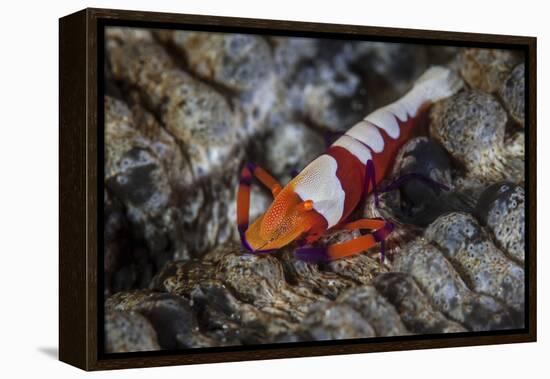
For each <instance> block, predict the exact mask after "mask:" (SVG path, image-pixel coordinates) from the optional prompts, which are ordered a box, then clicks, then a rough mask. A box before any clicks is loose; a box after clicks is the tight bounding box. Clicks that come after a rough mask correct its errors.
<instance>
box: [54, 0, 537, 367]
mask: <svg viewBox="0 0 550 379" xmlns="http://www.w3.org/2000/svg"><path fill="white" fill-rule="evenodd" d="M59 26H60V34H59V36H60V42H59V43H60V67H59V73H60V277H59V281H60V351H59V354H60V359H61V360H62V361H64V362H67V363H70V364H72V365H75V366H78V367H80V368H83V369H86V370H100V369H114V368H130V367H146V366H158V365H173V364H189V363H203V362H221V361H235V360H252V359H267V358H284V357H300V356H313V355H330V354H349V353H362V352H372V351H390V350H404V349H420V348H438V347H452V346H466V345H482V344H498V343H512V342H530V341H535V340H536V304H535V302H536V277H535V274H536V255H535V253H536V249H535V236H536V232H535V230H536V227H535V219H536V214H535V213H536V208H535V200H536V193H535V188H536V183H535V181H536V177H535V158H536V152H535V147H536V144H535V139H536V112H535V104H536V76H535V74H536V40H535V38H533V37H517V36H501V35H484V34H467V33H454V32H441V31H421V30H405V29H393V28H375V27H366V26H351V25H330V24H314V23H301V22H286V21H272V20H254V19H238V18H222V17H210V16H193V15H180V14H165V13H148V12H134V11H121V10H103V9H86V10H83V11H80V12H77V13H75V14H72V15H69V16H66V17H63V18H62V19H60V23H59Z"/></svg>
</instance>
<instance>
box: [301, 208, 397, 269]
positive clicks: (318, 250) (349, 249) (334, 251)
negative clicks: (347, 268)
mask: <svg viewBox="0 0 550 379" xmlns="http://www.w3.org/2000/svg"><path fill="white" fill-rule="evenodd" d="M338 229H345V230H357V229H370V230H372V232H370V233H369V234H366V235H364V236H361V237H357V238H355V239H353V240H351V241H346V242H342V243H337V244H334V245H330V246H327V247H302V248H299V249H297V250H296V253H295V256H296V258H298V259H300V260H303V261H307V262H327V261H332V260H335V259H340V258H344V257H349V256H351V255H355V254H359V253H362V252H363V251H365V250H367V249H369V248H371V247H373V246H374V245H376V244H377V243H379V242H380V244H381V245H382V247H383V244H384V240H385V239H386V238H387V237H388V235H389V234H390V233H391V232H392V231H393V229H394V225H393V224H392V223H391V222H389V221H385V220H382V219H368V218H367V219H362V220H358V221H354V222H350V223H348V224H344V225H341V226H340V227H339V228H338Z"/></svg>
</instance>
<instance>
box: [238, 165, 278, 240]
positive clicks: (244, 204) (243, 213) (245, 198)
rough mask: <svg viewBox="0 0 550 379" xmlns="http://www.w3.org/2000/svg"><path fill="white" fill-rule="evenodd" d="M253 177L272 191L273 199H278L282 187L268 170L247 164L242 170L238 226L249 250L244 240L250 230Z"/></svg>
mask: <svg viewBox="0 0 550 379" xmlns="http://www.w3.org/2000/svg"><path fill="white" fill-rule="evenodd" d="M252 176H255V177H256V178H257V179H258V180H259V181H260V183H262V184H263V185H264V186H266V187H267V188H269V189H270V190H271V193H272V194H273V197H276V196H277V195H278V194H279V192H280V191H281V188H282V187H281V185H280V184H279V182H277V180H275V179H274V178H273V177H272V176H271V175H269V174H268V173H267V171H266V170H264V169H263V168H261V167H259V166H257V165H256V164H254V163H247V164H246V165H245V166H244V167H243V169H242V170H241V177H240V180H239V189H238V191H237V225H238V228H239V234H240V236H241V242H242V244H243V245H244V246H245V247H246V248H247V249H249V250H251V248H250V246H248V243H247V242H246V240H245V238H244V233H245V232H246V229H248V223H249V220H248V215H249V211H250V185H251V184H252Z"/></svg>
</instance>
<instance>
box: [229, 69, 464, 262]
mask: <svg viewBox="0 0 550 379" xmlns="http://www.w3.org/2000/svg"><path fill="white" fill-rule="evenodd" d="M461 84H462V82H461V81H460V79H458V77H457V76H455V75H454V74H453V73H452V72H451V71H450V70H449V69H446V68H443V67H439V66H435V67H431V68H430V69H428V70H427V71H426V72H425V73H424V74H423V75H422V76H421V77H420V78H419V79H418V80H417V81H416V82H415V84H414V86H413V88H412V89H411V90H410V91H409V92H408V93H407V94H405V95H404V96H403V97H402V98H400V99H399V100H397V101H396V102H394V103H392V104H389V105H387V106H385V107H383V108H380V109H378V110H376V111H374V112H373V113H371V114H369V115H368V116H367V117H365V119H364V120H362V121H360V122H359V123H357V124H356V125H354V126H353V127H352V128H350V129H349V130H348V131H347V132H346V133H345V134H344V135H342V136H341V137H340V138H339V139H337V140H336V141H335V142H334V143H333V144H332V145H331V146H329V148H328V149H327V150H326V152H325V153H324V154H322V155H321V156H319V157H317V158H316V159H314V160H313V161H312V162H311V163H309V164H308V165H307V166H306V167H305V168H304V169H303V170H302V171H301V172H300V173H299V174H298V175H296V176H295V177H294V178H293V179H292V180H291V181H290V182H289V183H288V184H287V185H286V186H284V187H281V186H280V185H279V184H278V183H277V182H276V181H275V180H274V179H273V178H272V177H271V176H270V175H269V174H267V172H265V170H263V169H261V168H260V167H258V166H255V165H247V166H246V167H245V168H244V169H243V171H242V173H241V183H240V187H239V193H238V196H237V202H238V206H237V210H238V212H237V213H238V216H237V221H238V225H239V231H240V233H241V239H242V242H243V244H244V245H245V246H246V247H247V248H248V249H249V250H251V251H252V252H265V251H271V250H274V249H278V248H281V247H283V246H285V245H287V244H289V243H291V242H293V241H295V240H298V239H300V240H301V241H304V242H305V243H306V244H310V243H312V242H315V241H316V240H317V239H319V238H320V237H321V236H322V235H323V234H325V233H326V232H327V231H329V230H331V229H338V228H342V229H358V228H361V229H373V230H374V231H373V232H372V233H369V234H367V235H364V236H361V237H358V238H356V239H355V240H352V241H348V242H345V243H341V244H336V245H332V246H329V247H327V248H303V249H298V253H297V256H298V258H300V259H304V260H312V261H320V260H332V259H338V258H341V257H344V256H348V255H352V254H357V253H359V252H362V251H364V250H366V249H367V248H369V247H371V246H373V245H374V244H376V243H378V242H381V241H383V240H384V239H385V238H386V236H387V235H388V234H389V233H391V231H392V229H393V225H392V224H391V223H389V222H386V221H384V220H379V219H364V220H359V221H355V222H352V223H348V224H345V222H346V221H347V219H348V217H349V216H350V214H351V213H352V212H353V211H354V210H355V209H356V207H357V206H358V204H359V203H360V201H361V199H363V198H364V197H365V196H366V195H368V194H369V193H370V192H371V191H373V189H374V188H375V186H376V185H377V184H378V183H379V182H380V181H382V179H383V178H384V177H385V175H386V174H387V172H388V170H389V168H390V167H391V165H392V163H393V160H394V158H395V156H396V154H397V152H398V151H399V148H400V147H401V146H402V145H403V144H404V143H405V142H407V141H408V140H409V139H410V138H411V136H412V135H413V133H414V131H415V126H416V125H417V124H418V120H419V119H420V118H421V116H422V115H423V114H425V113H426V112H425V111H426V110H427V109H428V108H429V107H430V105H431V104H432V103H434V102H436V101H439V100H441V99H443V98H446V97H449V96H451V95H453V94H454V93H456V92H457V91H458V90H459V89H460V87H461ZM252 176H256V177H257V178H258V179H259V180H260V181H261V182H262V183H264V184H265V185H267V186H268V187H269V188H271V189H272V192H273V195H274V201H273V203H272V204H271V206H270V207H269V208H268V209H267V211H266V212H265V213H264V214H263V215H262V216H261V217H259V218H258V219H257V220H256V221H254V223H253V224H252V225H250V227H248V199H249V188H248V187H249V185H250V181H251V178H252ZM245 203H246V204H245ZM244 205H246V207H244Z"/></svg>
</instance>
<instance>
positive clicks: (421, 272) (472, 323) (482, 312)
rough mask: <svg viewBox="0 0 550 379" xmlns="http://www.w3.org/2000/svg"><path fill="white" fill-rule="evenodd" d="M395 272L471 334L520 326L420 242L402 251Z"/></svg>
mask: <svg viewBox="0 0 550 379" xmlns="http://www.w3.org/2000/svg"><path fill="white" fill-rule="evenodd" d="M394 271H401V272H405V273H407V274H409V275H411V276H412V277H413V278H414V280H415V281H416V282H417V283H418V286H419V287H420V289H421V290H422V292H424V293H425V294H426V295H427V296H428V297H429V298H431V299H432V304H434V306H435V307H436V308H437V310H439V311H440V312H441V313H443V314H444V315H445V316H446V317H448V318H450V319H452V320H454V321H456V322H459V323H460V324H462V325H464V326H466V327H467V328H468V329H470V330H476V331H478V330H494V329H513V328H516V327H519V326H520V325H518V321H517V320H515V318H514V314H513V312H512V311H511V310H510V309H509V308H508V307H507V306H505V305H503V304H502V303H501V302H500V301H498V300H497V299H495V298H493V297H492V296H489V295H485V294H479V293H476V292H474V291H472V290H471V289H470V288H469V287H468V285H467V284H466V283H465V282H464V280H463V279H462V277H461V275H460V274H459V272H458V271H457V270H456V269H455V268H454V266H453V265H452V264H451V261H450V260H448V259H447V258H446V257H445V255H444V254H443V253H442V252H441V251H440V250H439V249H438V248H436V247H435V246H433V245H431V244H428V243H426V242H425V241H422V239H419V240H415V241H413V242H411V243H410V244H408V245H406V246H405V247H403V249H402V250H401V253H400V254H399V255H398V256H397V257H396V260H395V262H394Z"/></svg>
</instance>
